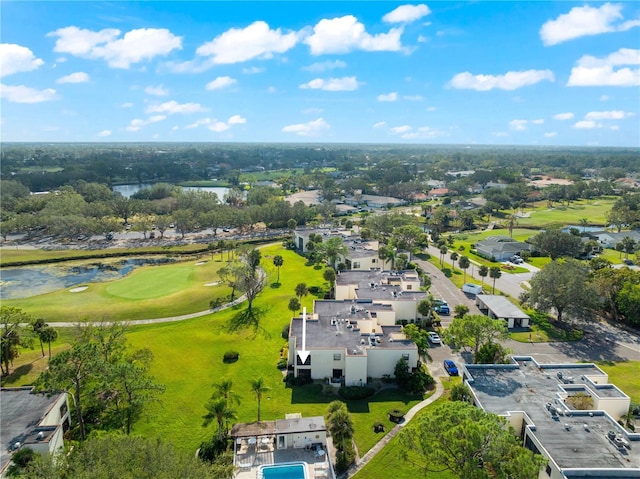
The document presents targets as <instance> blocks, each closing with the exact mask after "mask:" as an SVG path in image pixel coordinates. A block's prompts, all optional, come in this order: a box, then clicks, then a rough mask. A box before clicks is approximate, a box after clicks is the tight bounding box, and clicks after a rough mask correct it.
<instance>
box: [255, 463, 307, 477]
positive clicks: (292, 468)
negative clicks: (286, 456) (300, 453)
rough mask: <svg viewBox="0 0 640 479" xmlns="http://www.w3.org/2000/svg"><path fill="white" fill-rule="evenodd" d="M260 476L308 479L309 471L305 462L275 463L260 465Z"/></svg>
mask: <svg viewBox="0 0 640 479" xmlns="http://www.w3.org/2000/svg"><path fill="white" fill-rule="evenodd" d="M258 477H262V478H263V479H307V471H306V468H305V463H304V462H291V463H285V464H274V465H273V466H260V469H259V472H258Z"/></svg>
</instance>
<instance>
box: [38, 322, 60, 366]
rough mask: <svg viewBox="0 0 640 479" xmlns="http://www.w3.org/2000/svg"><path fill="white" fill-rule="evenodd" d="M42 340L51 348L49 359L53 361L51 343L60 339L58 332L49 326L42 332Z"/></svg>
mask: <svg viewBox="0 0 640 479" xmlns="http://www.w3.org/2000/svg"><path fill="white" fill-rule="evenodd" d="M40 334H41V336H42V340H43V341H46V342H47V344H48V346H49V359H51V343H52V342H53V341H55V340H56V339H58V331H57V330H56V329H55V328H54V327H52V326H47V327H46V328H44V329H43V330H42V331H41V332H40Z"/></svg>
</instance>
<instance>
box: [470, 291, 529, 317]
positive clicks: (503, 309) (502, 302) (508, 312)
mask: <svg viewBox="0 0 640 479" xmlns="http://www.w3.org/2000/svg"><path fill="white" fill-rule="evenodd" d="M476 299H477V300H480V301H482V302H483V303H484V304H485V305H486V306H487V307H488V308H489V309H490V310H491V311H492V312H493V314H495V315H496V316H497V317H499V318H528V317H529V315H528V314H527V313H525V312H524V311H522V310H521V309H520V308H518V307H517V306H516V305H515V304H513V303H512V302H511V301H509V300H508V299H507V297H506V296H500V295H498V294H479V295H477V296H476Z"/></svg>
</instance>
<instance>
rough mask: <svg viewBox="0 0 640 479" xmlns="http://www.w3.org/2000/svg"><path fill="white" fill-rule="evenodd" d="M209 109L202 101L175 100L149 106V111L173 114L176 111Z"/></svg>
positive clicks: (197, 111) (191, 111) (186, 111)
mask: <svg viewBox="0 0 640 479" xmlns="http://www.w3.org/2000/svg"><path fill="white" fill-rule="evenodd" d="M202 111H207V109H206V108H205V107H203V106H202V105H201V104H200V103H178V102H177V101H175V100H171V101H167V102H165V103H161V104H160V105H150V106H148V107H147V109H146V112H147V113H167V114H169V115H173V114H175V113H199V112H202Z"/></svg>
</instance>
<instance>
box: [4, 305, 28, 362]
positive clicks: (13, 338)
mask: <svg viewBox="0 0 640 479" xmlns="http://www.w3.org/2000/svg"><path fill="white" fill-rule="evenodd" d="M31 321H32V318H31V316H30V315H29V314H27V313H25V312H24V311H23V310H21V309H19V308H13V307H9V306H2V307H0V327H2V332H1V334H2V337H1V338H0V341H1V344H0V355H1V357H0V366H1V367H2V369H1V371H2V374H3V375H4V374H9V364H12V363H13V360H14V359H15V358H17V357H18V355H19V354H20V353H19V349H18V346H22V347H32V344H33V342H32V336H31V335H30V334H29V331H28V330H27V329H26V328H24V327H23V324H29V323H30V322H31Z"/></svg>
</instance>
